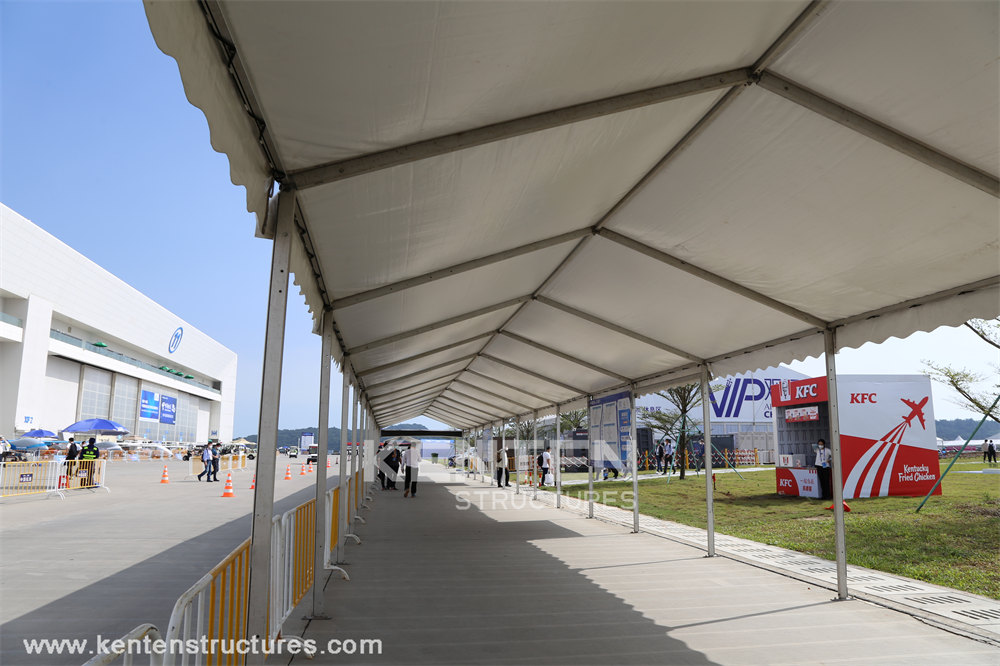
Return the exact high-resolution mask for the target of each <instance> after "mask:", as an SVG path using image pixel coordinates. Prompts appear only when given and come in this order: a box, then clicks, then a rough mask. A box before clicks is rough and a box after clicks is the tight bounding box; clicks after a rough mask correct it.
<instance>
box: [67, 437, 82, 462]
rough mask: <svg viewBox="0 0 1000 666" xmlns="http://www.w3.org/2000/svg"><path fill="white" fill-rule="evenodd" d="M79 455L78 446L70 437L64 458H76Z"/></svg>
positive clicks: (68, 459)
mask: <svg viewBox="0 0 1000 666" xmlns="http://www.w3.org/2000/svg"><path fill="white" fill-rule="evenodd" d="M79 456H80V446H79V444H77V443H76V440H75V439H74V438H72V437H70V438H69V448H68V449H66V460H67V461H70V460H76V459H77V458H78V457H79Z"/></svg>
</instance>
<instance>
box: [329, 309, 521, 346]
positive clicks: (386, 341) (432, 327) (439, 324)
mask: <svg viewBox="0 0 1000 666" xmlns="http://www.w3.org/2000/svg"><path fill="white" fill-rule="evenodd" d="M530 300H531V296H530V295H526V296H518V297H517V298H512V299H510V300H509V301H503V302H502V303H497V304H495V305H487V306H486V307H484V308H479V309H478V310H473V311H471V312H466V313H464V314H460V315H456V316H454V317H449V318H447V319H442V320H441V321H436V322H434V323H433V324H427V325H426V326H421V327H419V328H414V329H411V330H409V331H404V332H402V333H398V334H396V335H390V336H389V337H387V338H382V339H380V340H373V341H372V342H367V343H365V344H363V345H358V346H357V347H352V348H351V349H349V350H347V352H346V353H348V354H351V355H353V354H359V353H361V352H363V351H369V350H371V349H375V348H376V347H384V346H385V345H391V344H392V343H394V342H400V341H401V340H406V339H408V338H412V337H415V336H418V335H423V334H424V333H430V332H431V331H436V330H438V329H439V328H444V327H446V326H451V325H452V324H459V323H461V322H463V321H467V320H469V319H473V318H475V317H481V316H482V315H487V314H491V313H493V312H497V311H499V310H504V309H506V308H509V307H512V306H514V305H523V304H524V303H527V302H528V301H530Z"/></svg>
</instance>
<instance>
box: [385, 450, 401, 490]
mask: <svg viewBox="0 0 1000 666" xmlns="http://www.w3.org/2000/svg"><path fill="white" fill-rule="evenodd" d="M399 463H400V456H399V449H393V450H392V453H390V454H389V457H388V458H386V459H385V464H386V466H387V467H388V468H389V470H390V471H391V473H390V474H387V475H386V480H385V487H386V488H388V489H389V490H398V489H397V488H396V477H397V476H398V474H399Z"/></svg>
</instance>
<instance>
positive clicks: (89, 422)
mask: <svg viewBox="0 0 1000 666" xmlns="http://www.w3.org/2000/svg"><path fill="white" fill-rule="evenodd" d="M62 431H63V432H96V433H99V434H101V435H127V434H128V430H127V429H126V428H125V426H123V425H122V424H120V423H115V422H114V421H109V420H108V419H84V420H83V421H77V422H76V423H74V424H73V425H69V426H66V427H65V428H63V429H62Z"/></svg>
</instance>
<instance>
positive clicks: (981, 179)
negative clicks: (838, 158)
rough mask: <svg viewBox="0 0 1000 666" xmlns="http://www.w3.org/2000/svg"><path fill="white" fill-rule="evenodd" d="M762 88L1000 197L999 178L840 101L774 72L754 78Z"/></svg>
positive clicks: (764, 73)
mask: <svg viewBox="0 0 1000 666" xmlns="http://www.w3.org/2000/svg"><path fill="white" fill-rule="evenodd" d="M757 85H759V86H760V87H761V88H763V89H764V90H767V91H769V92H772V93H774V94H776V95H778V96H779V97H783V98H785V99H787V100H788V101H790V102H794V103H795V104H798V105H799V106H802V107H804V108H806V109H809V110H810V111H813V112H814V113H818V114H819V115H821V116H823V117H824V118H827V119H828V120H832V121H833V122H835V123H838V124H840V125H843V126H844V127H847V128H848V129H851V130H854V131H855V132H857V133H859V134H861V135H863V136H866V137H868V138H869V139H872V140H873V141H877V142H879V143H881V144H882V145H884V146H887V147H889V148H892V149H893V150H895V151H897V152H900V153H902V154H904V155H906V156H908V157H911V158H913V159H915V160H917V161H918V162H921V163H923V164H925V165H927V166H929V167H931V168H932V169H936V170H937V171H940V172H941V173H944V174H947V175H949V176H951V177H952V178H955V179H957V180H960V181H962V182H963V183H965V184H966V185H971V186H972V187H975V188H976V189H979V190H982V191H983V192H986V193H987V194H991V195H993V196H994V197H1000V179H997V178H996V177H994V176H993V175H991V174H988V173H985V172H983V171H980V170H979V169H977V168H976V167H974V166H972V165H970V164H966V163H965V162H962V161H961V160H958V159H956V158H954V157H952V156H951V155H948V154H946V153H944V152H942V151H940V150H937V149H936V148H934V147H932V146H929V145H927V144H926V143H923V142H922V141H918V140H917V139H914V138H913V137H910V136H907V135H905V134H903V133H902V132H900V131H898V130H896V129H893V128H892V127H889V126H888V125H885V124H883V123H880V122H878V121H877V120H874V119H873V118H870V117H868V116H866V115H864V114H862V113H859V112H858V111H855V110H854V109H851V108H850V107H847V106H845V105H843V104H841V103H840V102H837V101H835V100H832V99H830V98H828V97H824V96H823V95H820V94H819V93H816V92H813V91H812V90H809V89H808V88H806V87H804V86H801V85H799V84H798V83H795V82H794V81H791V80H789V79H786V78H784V77H781V76H778V75H777V74H774V73H773V72H768V71H766V72H763V73H762V74H761V75H760V79H759V80H758V82H757Z"/></svg>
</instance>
